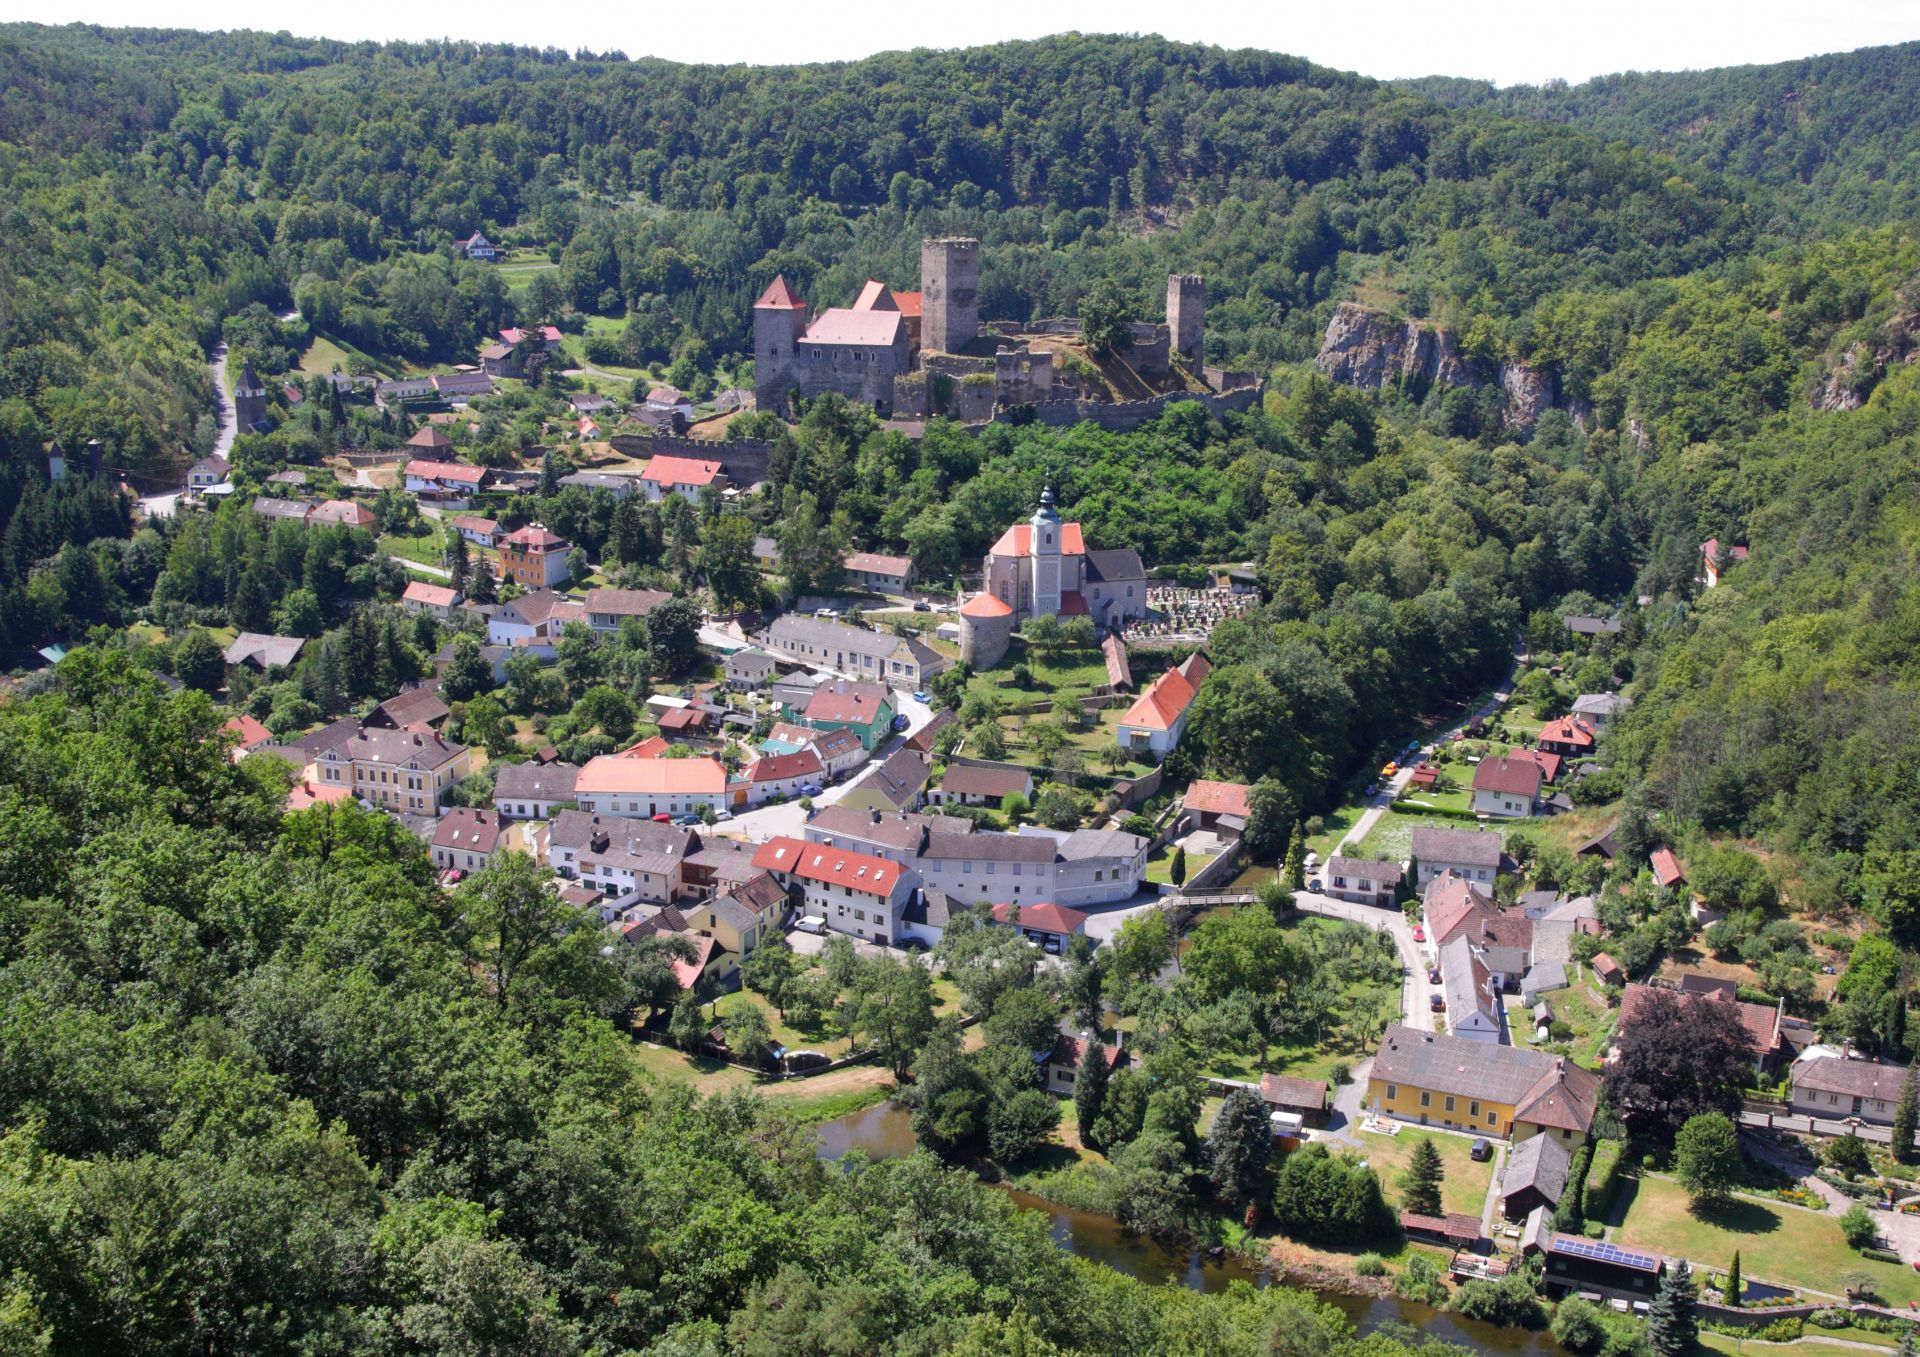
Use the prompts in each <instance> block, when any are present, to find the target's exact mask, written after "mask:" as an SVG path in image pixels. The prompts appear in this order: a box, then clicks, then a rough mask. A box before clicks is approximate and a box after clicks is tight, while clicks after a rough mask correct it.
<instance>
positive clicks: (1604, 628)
mask: <svg viewBox="0 0 1920 1357" xmlns="http://www.w3.org/2000/svg"><path fill="white" fill-rule="evenodd" d="M1560 622H1561V625H1563V626H1564V627H1566V629H1567V630H1568V631H1570V632H1572V633H1573V634H1574V635H1575V636H1585V637H1588V638H1589V639H1591V638H1592V637H1595V636H1618V635H1619V634H1620V619H1619V618H1617V617H1582V616H1575V617H1563V618H1561V619H1560Z"/></svg>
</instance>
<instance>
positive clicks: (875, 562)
mask: <svg viewBox="0 0 1920 1357" xmlns="http://www.w3.org/2000/svg"><path fill="white" fill-rule="evenodd" d="M846 568H847V569H848V570H864V571H867V572H868V573H870V574H876V575H904V574H906V573H907V572H908V571H909V570H911V569H913V561H912V560H911V559H910V558H908V557H905V556H885V555H882V554H881V553H879V552H877V551H856V552H854V553H853V554H852V555H851V556H849V557H847V561H846Z"/></svg>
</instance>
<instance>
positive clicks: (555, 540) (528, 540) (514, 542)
mask: <svg viewBox="0 0 1920 1357" xmlns="http://www.w3.org/2000/svg"><path fill="white" fill-rule="evenodd" d="M501 545H502V546H503V547H510V548H513V549H516V550H519V551H558V550H560V549H562V548H564V547H565V546H566V545H567V539H566V538H564V537H562V536H560V534H559V533H556V532H551V531H549V530H548V529H546V528H544V527H542V526H541V525H540V524H538V523H529V524H527V526H526V527H524V528H522V529H520V530H519V531H518V532H510V533H508V534H507V535H506V536H505V537H504V538H502V539H501Z"/></svg>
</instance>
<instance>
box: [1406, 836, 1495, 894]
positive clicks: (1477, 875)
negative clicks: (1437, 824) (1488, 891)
mask: <svg viewBox="0 0 1920 1357" xmlns="http://www.w3.org/2000/svg"><path fill="white" fill-rule="evenodd" d="M1503 856H1504V854H1503V853H1502V852H1501V849H1500V836H1499V835H1498V834H1494V833H1491V832H1489V831H1486V830H1480V829H1440V828H1432V827H1428V826H1422V827H1420V828H1418V829H1416V830H1414V831H1413V865H1414V877H1415V880H1414V884H1415V885H1416V886H1418V887H1420V888H1421V889H1422V890H1423V891H1424V890H1425V889H1426V887H1427V884H1428V883H1429V882H1431V881H1432V880H1433V879H1434V878H1435V877H1437V876H1439V875H1441V874H1442V873H1444V872H1452V873H1453V874H1454V875H1455V876H1458V877H1461V878H1464V879H1465V880H1467V881H1471V882H1473V883H1475V884H1476V885H1481V886H1488V887H1491V886H1492V884H1493V879H1494V878H1495V877H1496V876H1498V875H1499V874H1500V868H1501V859H1502V857H1503Z"/></svg>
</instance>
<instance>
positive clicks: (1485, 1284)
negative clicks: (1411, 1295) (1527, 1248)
mask: <svg viewBox="0 0 1920 1357" xmlns="http://www.w3.org/2000/svg"><path fill="white" fill-rule="evenodd" d="M1451 1308H1452V1309H1453V1311H1454V1312H1455V1313H1456V1314H1461V1315H1465V1316H1466V1317H1467V1318H1468V1319H1481V1320H1485V1321H1486V1322H1487V1323H1489V1324H1505V1325H1511V1326H1516V1327H1519V1328H1523V1329H1537V1328H1539V1327H1540V1326H1541V1325H1542V1324H1544V1323H1546V1319H1547V1313H1546V1310H1545V1309H1544V1308H1543V1307H1542V1306H1541V1304H1540V1297H1539V1296H1537V1295H1535V1294H1534V1290H1533V1279H1532V1278H1531V1277H1529V1276H1528V1275H1527V1274H1526V1273H1524V1272H1509V1273H1508V1274H1507V1275H1506V1276H1504V1277H1502V1278H1501V1279H1500V1280H1499V1281H1497V1282H1489V1281H1483V1280H1481V1279H1480V1278H1478V1277H1476V1278H1474V1279H1473V1280H1471V1281H1467V1282H1462V1283H1461V1284H1460V1290H1459V1291H1458V1292H1457V1293H1456V1294H1455V1296H1454V1298H1453V1305H1452V1307H1451Z"/></svg>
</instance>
